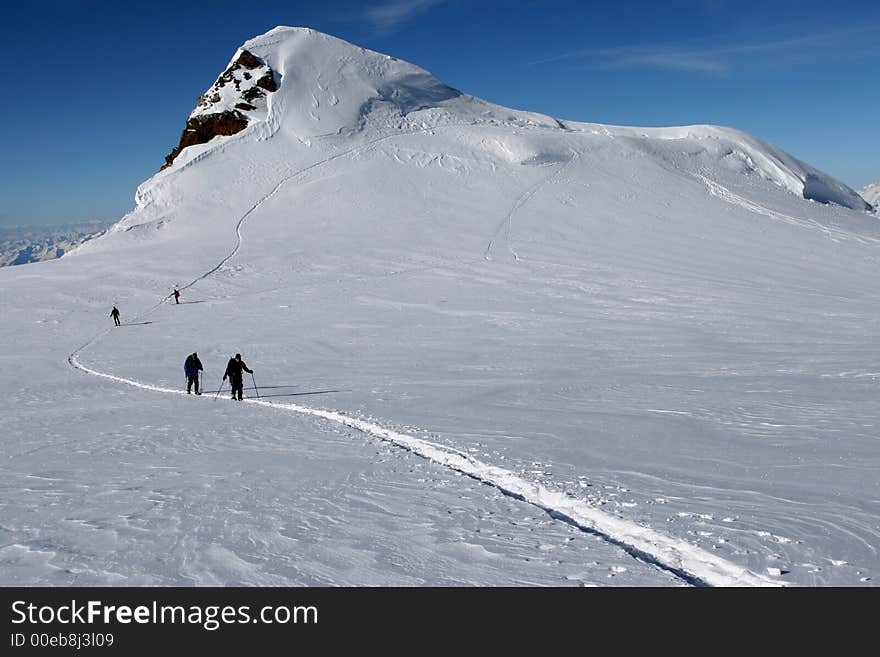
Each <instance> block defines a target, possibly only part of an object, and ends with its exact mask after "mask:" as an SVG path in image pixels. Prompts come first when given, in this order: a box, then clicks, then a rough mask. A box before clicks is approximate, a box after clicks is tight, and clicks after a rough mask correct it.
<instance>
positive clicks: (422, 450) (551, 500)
mask: <svg viewBox="0 0 880 657" xmlns="http://www.w3.org/2000/svg"><path fill="white" fill-rule="evenodd" d="M443 127H454V126H443ZM436 129H437V128H436V127H435V128H426V129H422V130H414V131H411V132H406V133H395V134H392V135H385V136H383V137H380V138H378V139H374V140H371V141H369V142H367V143H365V144H361V145H359V146H356V147H354V148H351V149H348V150H346V151H343V152H340V153H337V154H335V155H333V156H331V157H329V158H325V159H324V160H321V161H318V162H315V163H313V164H311V165H309V166H307V167H304V168H302V169H300V170H298V171H296V172H295V173H292V174H291V175H289V176H287V177H286V178H284V179H283V180H281V181H280V182H279V183H278V184H277V185H276V186H275V187H274V188H273V189H272V191H270V192H269V193H268V194H266V195H265V196H263V197H262V198H261V199H260V200H258V201H257V202H256V203H255V204H254V205H253V206H251V208H250V209H249V210H247V212H245V213H244V214H243V215H242V217H241V218H240V219H239V221H238V222H237V224H236V226H235V232H236V238H237V241H236V244H235V247H234V248H233V249H232V251H230V253H229V254H228V255H227V256H226V257H224V258H223V259H222V260H221V261H220V262H219V263H218V264H217V265H216V266H215V267H213V268H212V269H211V270H210V271H208V272H206V273H204V274H202V275H201V276H199V277H197V278H195V279H194V280H193V281H191V282H190V283H188V284H186V285H185V286H183V287H180V288H178V289H181V290H185V289H187V288H189V287H192V286H193V285H195V284H196V283H198V282H199V281H202V280H204V279H205V278H207V277H209V276H211V275H212V274H214V273H215V272H217V271H218V270H219V269H220V268H221V267H223V266H224V265H225V264H226V263H227V262H229V260H231V259H232V258H233V257H235V255H236V254H237V253H238V251H239V250H240V249H241V246H242V244H243V237H242V233H241V229H242V227H243V225H244V222H245V221H246V219H247V218H248V217H249V216H250V215H252V214H253V213H254V212H255V211H256V210H257V209H259V207H260V206H261V205H262V204H263V203H265V202H266V201H267V200H269V199H270V198H272V197H273V196H274V195H275V194H276V193H277V192H278V191H279V190H280V189H281V188H282V187H283V186H284V185H286V184H287V183H288V182H290V181H292V180H294V179H296V178H297V177H298V176H300V175H302V174H304V173H306V172H308V171H310V170H312V169H314V168H316V167H319V166H321V165H324V164H327V163H328V162H331V161H333V160H336V159H338V158H340V157H344V156H346V155H349V154H352V153H355V152H358V151H362V150H364V149H367V148H370V147H372V146H374V145H375V144H376V143H378V142H381V141H384V140H387V139H391V138H393V137H400V136H406V135H408V134H418V133H427V132H431V131H433V130H436ZM576 157H577V154H576V153H575V154H573V155H572V158H571V159H570V160H569V161H568V162H566V163H565V164H563V165H562V166H560V167H558V168H557V169H556V171H554V172H553V173H552V174H550V175H549V176H547V177H546V178H544V179H543V180H541V181H540V182H538V183H537V184H535V185H533V186H532V187H530V188H529V189H528V190H526V191H525V192H524V193H523V194H522V195H521V196H520V197H519V198H518V199H517V200H516V202H515V203H514V205H513V207H512V209H511V211H510V212H509V213H508V215H507V217H505V219H504V220H503V221H502V223H501V224H500V225H499V227H498V229H497V230H496V234H495V236H493V238H492V241H490V243H489V246H488V247H487V250H486V256H485V257H486V258H487V259H488V258H489V252H490V250H491V248H492V244H493V242H494V241H495V239H496V237H497V236H498V234H499V233H500V232H501V230H502V229H503V227H504V225H505V224H506V225H507V227H508V242H509V230H510V222H511V219H512V217H513V215H514V214H515V213H516V211H517V210H518V209H519V208H520V207H521V206H522V205H524V204H525V203H526V202H528V200H529V199H530V198H531V197H532V196H534V194H535V193H537V191H538V190H539V189H541V187H543V186H544V185H546V184H548V183H550V182H551V181H552V180H554V179H555V178H556V177H558V176H559V175H560V174H561V173H562V172H563V171H564V170H565V169H566V168H567V167H568V166H569V165H570V164H571V162H572V161H573V160H574V159H576ZM705 182H706V184H707V185H710V181H707V180H706V181H705ZM712 184H714V183H712ZM719 187H720V186H719ZM721 189H723V190H724V192H727V193H729V194H732V193H730V192H729V191H728V190H726V189H724V188H721ZM710 191H712V187H711V186H710ZM713 193H715V192H714V191H713ZM734 196H735V195H734ZM723 198H724V197H723ZM737 199H739V197H737ZM742 201H744V202H745V203H750V202H748V201H746V200H745V199H742ZM731 202H734V201H731ZM750 205H751V204H750ZM767 212H770V211H769V210H765V209H763V208H762V213H763V214H766V213H767ZM508 249H509V250H510V251H511V253H512V254H513V255H514V257H515V258H517V259H518V256H517V254H516V253H515V252H514V251H513V250H512V249H511V248H510V245H509V244H508ZM168 298H170V295H169V296H166V297H164V298H163V299H162V300H161V301H159V302H158V303H157V304H155V305H154V306H152V307H151V308H149V309H148V310H146V311H145V312H143V313H142V314H140V315H138V317H137V318H136V319H138V320H139V319H142V318H143V317H145V316H147V315H149V314H150V313H152V312H153V311H155V310H156V309H157V308H159V307H160V306H161V305H162V304H163V303H165V301H167V299H168ZM111 330H112V327H111V328H108V329H106V330H104V331H102V332H100V333H98V334H97V335H96V336H95V337H93V338H92V339H91V340H89V341H88V342H86V343H85V344H83V345H82V346H80V347H79V348H77V349H76V350H75V351H73V352H72V353H71V354H70V355H69V356H68V358H67V361H68V363H69V364H70V365H71V366H72V367H73V368H75V369H78V370H80V371H82V372H85V373H87V374H90V375H93V376H97V377H101V378H104V379H107V380H110V381H115V382H117V383H123V384H126V385H130V386H134V387H136V388H140V389H142V390H150V391H153V392H160V393H167V394H178V395H185V394H186V392H185V391H183V390H177V389H173V388H165V387H162V386H156V385H152V384H148V383H143V382H140V381H136V380H133V379H128V378H125V377H121V376H116V375H113V374H109V373H107V372H101V371H98V370H95V369H93V368H91V367H88V366H87V365H84V364H83V363H81V362H80V361H79V355H80V354H81V353H82V352H83V351H84V350H85V349H87V348H88V347H89V346H91V345H93V344H94V343H95V342H97V341H98V340H99V339H100V338H101V337H103V336H104V335H106V334H107V333H109V331H111ZM197 399H198V398H197ZM200 399H201V400H202V401H207V399H206V396H203V397H202V398H200ZM215 399H216V398H215ZM244 402H245V403H249V404H258V405H260V406H265V407H268V408H272V409H276V410H282V411H287V412H295V413H300V414H304V415H311V416H315V417H319V418H322V419H324V420H327V421H330V422H334V423H337V424H340V425H343V426H346V427H349V428H351V429H355V430H357V431H359V432H362V433H364V434H367V435H370V436H373V437H374V438H378V439H380V440H383V441H385V442H388V443H391V444H393V445H395V446H397V447H400V448H402V449H405V450H407V451H409V452H411V453H413V454H416V455H418V456H420V457H422V458H425V459H427V460H429V461H432V462H434V463H437V464H439V465H442V466H444V467H447V468H449V469H451V470H454V471H456V472H459V473H461V474H464V475H467V476H469V477H471V478H473V479H475V480H477V481H480V482H482V483H484V484H486V485H489V486H492V487H494V488H496V489H498V490H499V491H501V492H502V493H504V494H505V495H509V496H511V497H514V498H516V499H519V500H522V501H523V502H526V503H528V504H531V505H533V506H536V507H538V508H540V509H542V510H543V511H545V512H547V513H548V514H549V515H550V516H551V517H553V518H555V519H557V520H561V521H562V522H565V523H568V524H570V525H572V526H574V527H576V528H578V529H580V530H581V531H584V532H588V533H592V534H595V535H598V536H599V537H601V538H603V539H604V540H606V541H607V542H609V543H611V544H613V545H616V546H618V547H620V548H621V549H623V550H624V551H625V552H626V553H628V554H629V555H630V556H632V557H634V558H636V559H639V560H641V561H643V562H645V563H648V564H651V565H653V566H655V567H657V568H659V569H661V570H664V571H667V572H669V573H671V574H673V575H675V576H676V577H678V578H680V579H681V580H682V581H684V582H686V583H688V584H691V585H694V586H785V585H786V584H785V583H783V582H780V581H778V580H775V579H772V578H769V577H765V576H763V575H759V574H757V573H754V572H752V571H750V570H749V569H747V568H745V567H743V566H738V565H736V564H734V563H733V562H731V561H728V560H727V559H724V558H722V557H719V556H717V555H714V554H712V553H710V552H708V551H707V550H704V549H703V548H700V547H698V546H696V545H692V544H691V543H688V542H687V541H685V540H683V539H679V538H674V537H671V536H666V535H664V534H661V533H660V532H657V531H655V530H653V529H651V528H650V527H645V526H642V525H639V524H637V523H635V522H632V521H629V520H626V519H624V518H620V517H618V516H615V515H612V514H610V513H608V512H605V511H602V510H600V509H598V508H596V507H595V506H593V505H591V504H590V503H589V502H587V501H586V500H583V499H578V498H574V497H571V496H570V495H568V494H566V493H562V492H559V491H553V490H550V489H549V488H547V487H545V486H543V485H541V484H539V483H536V482H532V481H528V480H526V479H524V478H522V477H520V476H519V475H517V474H516V473H514V472H512V471H510V470H506V469H504V468H499V467H497V466H493V465H490V464H487V463H484V462H482V461H479V460H477V459H474V458H472V457H471V456H469V455H468V454H466V453H464V452H461V451H458V450H455V449H454V448H451V447H448V446H444V445H439V444H436V443H433V442H430V441H428V440H425V439H423V438H418V437H416V436H413V435H409V434H404V433H400V432H398V431H395V430H393V429H389V428H387V427H384V426H381V425H379V424H376V423H374V422H369V421H366V420H362V419H358V418H354V417H351V416H348V415H346V414H345V413H343V412H340V411H327V410H321V409H315V408H310V407H307V406H301V405H299V404H290V403H275V402H268V401H265V400H262V399H245V400H244Z"/></svg>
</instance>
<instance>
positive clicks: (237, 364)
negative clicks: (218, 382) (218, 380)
mask: <svg viewBox="0 0 880 657" xmlns="http://www.w3.org/2000/svg"><path fill="white" fill-rule="evenodd" d="M242 370H244V371H245V372H248V373H249V374H253V373H254V371H253V370H252V369H249V368H248V366H247V365H246V364H245V362H244V361H243V360H242V359H241V354H235V357H234V358H230V359H229V363H228V364H227V365H226V373H225V374H224V375H223V380H224V381H225V380H226V377H229V385H231V386H232V398H233V399H238V401H241V399H242V396H243V394H244V382H243V381H242V378H241V377H242V374H241V372H242ZM236 392H237V393H238V397H236V396H235V393H236Z"/></svg>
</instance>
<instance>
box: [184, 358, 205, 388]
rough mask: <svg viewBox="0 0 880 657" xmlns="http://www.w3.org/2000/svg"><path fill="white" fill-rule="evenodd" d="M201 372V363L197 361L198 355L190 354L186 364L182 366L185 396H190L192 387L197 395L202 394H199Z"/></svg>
mask: <svg viewBox="0 0 880 657" xmlns="http://www.w3.org/2000/svg"><path fill="white" fill-rule="evenodd" d="M202 370H203V368H202V361H200V360H199V355H198V354H197V353H196V352H192V353H191V354H190V355H189V356H187V357H186V362H184V364H183V371H184V372H185V373H186V394H188V395H189V394H190V390H191V389H192V387H193V386H195V388H196V394H197V395H201V394H202V393H201V392H199V372H201V371H202Z"/></svg>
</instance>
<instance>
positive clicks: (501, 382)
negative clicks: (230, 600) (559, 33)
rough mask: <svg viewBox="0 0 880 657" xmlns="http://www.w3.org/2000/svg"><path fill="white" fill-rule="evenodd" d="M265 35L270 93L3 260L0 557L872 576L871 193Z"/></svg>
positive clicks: (125, 574)
mask: <svg viewBox="0 0 880 657" xmlns="http://www.w3.org/2000/svg"><path fill="white" fill-rule="evenodd" d="M243 48H244V49H246V50H248V51H249V52H252V53H253V54H254V55H255V56H257V57H258V58H260V59H261V60H262V61H265V62H266V63H267V65H268V66H269V67H271V69H272V70H273V71H275V72H277V73H278V74H279V77H280V80H281V82H280V85H281V86H280V88H279V89H278V91H276V92H274V93H272V94H270V95H268V96H267V98H266V106H265V108H264V109H262V108H261V112H260V113H259V114H254V115H252V116H251V122H250V123H249V125H248V127H247V128H245V129H244V130H243V131H241V132H239V133H237V134H235V135H233V136H230V137H219V138H215V139H214V140H212V141H211V142H209V143H207V144H201V145H197V146H190V147H189V148H185V149H184V150H183V151H182V152H181V153H180V155H179V156H178V157H177V159H175V161H174V163H173V164H172V165H171V166H170V167H168V168H167V169H165V170H163V171H161V172H160V173H158V174H157V175H155V176H154V177H153V178H151V179H150V180H149V181H147V182H145V183H144V184H143V185H141V187H140V188H139V190H138V192H137V204H138V205H137V208H136V209H135V211H133V212H132V213H131V214H129V215H128V216H126V217H125V218H124V219H123V220H122V221H121V222H119V224H117V225H116V226H115V228H114V229H113V230H111V231H110V232H109V233H108V234H107V235H105V236H103V237H101V238H99V239H97V240H92V241H90V242H88V243H86V244H85V245H83V246H82V247H81V248H79V249H78V250H77V251H75V252H73V253H71V254H69V255H68V256H65V257H64V258H62V259H61V260H58V261H53V262H49V263H44V264H40V265H34V266H30V267H27V268H13V269H9V270H3V271H0V289H2V290H3V295H4V299H3V303H4V308H9V309H10V312H8V313H6V315H7V317H11V318H12V319H11V320H8V321H4V323H3V324H2V325H0V337H2V338H3V339H5V340H6V343H7V344H14V345H16V349H15V353H9V354H5V355H3V356H2V357H3V358H4V359H6V360H7V361H8V362H7V363H6V364H7V366H8V367H10V368H11V367H13V366H14V365H15V364H16V363H19V362H20V361H21V360H22V356H24V358H25V359H26V362H27V363H28V376H27V378H26V379H25V380H23V381H13V380H11V379H10V378H8V377H7V378H6V379H4V382H3V384H2V385H3V386H4V390H3V392H4V393H5V394H4V395H3V398H4V400H5V403H6V404H7V405H8V407H7V408H6V409H5V412H6V417H7V418H11V419H12V422H11V429H9V430H8V431H7V432H6V434H5V436H4V439H3V441H4V442H3V445H4V452H5V455H6V456H7V458H6V459H4V460H3V461H2V465H0V468H2V469H3V470H2V476H3V481H4V482H6V483H5V485H4V488H3V493H2V498H0V501H2V503H3V505H4V509H5V510H6V513H5V514H4V518H3V521H2V526H0V541H2V542H0V581H2V583H5V584H15V583H26V584H72V583H76V584H188V583H189V584H197V585H210V584H221V585H230V584H247V585H275V584H349V585H360V584H405V585H421V584H490V585H495V584H529V585H534V584H548V585H584V584H589V585H592V584H599V585H604V584H623V585H634V584H635V585H660V586H668V585H687V584H695V585H701V584H706V585H774V584H800V585H871V584H873V582H875V581H876V578H877V576H878V570H880V559H878V555H877V548H876V546H877V544H878V533H880V532H878V526H880V524H878V521H880V494H878V481H880V479H878V477H877V474H878V472H877V471H878V457H880V444H878V441H877V431H876V427H877V425H878V421H880V402H878V401H877V395H876V390H875V386H876V382H875V377H877V376H880V370H878V368H877V367H874V366H872V365H871V362H872V360H871V359H872V357H873V353H874V345H875V344H876V342H877V336H878V332H880V311H878V308H880V304H878V303H877V301H878V299H877V290H878V289H880V286H878V285H877V282H878V277H880V273H878V267H877V262H878V255H880V252H878V244H880V243H878V238H880V225H878V222H877V219H876V217H875V216H874V215H871V214H868V213H866V212H864V211H863V210H864V208H865V204H864V202H863V201H861V199H860V198H859V197H858V195H856V194H855V192H853V191H852V190H849V189H848V188H846V187H845V186H843V185H842V184H841V183H839V182H837V181H834V180H833V179H831V178H830V177H828V176H826V175H824V174H821V173H820V172H818V171H816V170H815V169H813V168H811V167H809V166H808V165H806V164H803V163H801V162H799V161H797V160H796V159H794V158H792V157H791V156H789V155H787V154H785V153H783V152H782V151H780V150H778V149H775V148H773V147H771V146H769V145H767V144H765V143H763V142H761V141H759V140H757V139H755V138H753V137H750V136H748V135H744V134H743V133H740V132H738V131H735V130H731V129H726V128H718V127H711V126H693V127H688V128H664V129H641V128H624V127H612V126H602V125H596V124H586V123H574V122H570V121H561V120H557V119H553V118H550V117H546V116H541V115H538V114H532V113H528V112H521V111H516V110H510V109H506V108H502V107H498V106H495V105H492V104H490V103H486V102H485V101H481V100H479V99H477V98H473V97H471V96H468V95H467V94H463V93H461V92H458V91H456V90H453V89H451V88H449V87H447V86H446V85H444V84H443V83H441V82H440V81H438V80H437V79H436V78H434V77H433V76H431V75H430V74H429V73H427V72H426V71H424V70H422V69H420V68H418V67H416V66H413V65H411V64H407V63H405V62H401V61H399V60H396V59H394V58H391V57H387V56H385V55H381V54H378V53H373V52H370V51H366V50H363V49H360V48H357V47H355V46H352V45H351V44H347V43H345V42H342V41H340V40H338V39H334V38H333V37H329V36H327V35H323V34H320V33H317V32H314V31H311V30H307V29H300V28H276V29H274V30H272V31H270V32H268V33H267V34H265V35H262V36H261V37H257V38H256V39H253V40H251V41H249V42H247V43H246V44H244V46H243ZM237 54H238V53H237ZM805 197H806V198H805ZM810 198H811V199H814V200H815V201H830V202H829V203H824V202H823V203H819V202H814V201H811V200H807V199H810ZM172 286H179V288H180V289H181V290H182V291H183V296H182V303H181V304H180V305H175V304H172V303H170V302H169V301H168V299H167V294H168V292H170V290H171V287H172ZM113 304H116V305H118V306H119V308H120V310H121V311H122V316H123V317H122V318H123V322H124V324H125V325H124V326H122V327H120V328H118V329H117V328H113V327H112V326H110V320H109V317H107V313H109V310H110V307H111V306H112V305H113ZM193 350H197V351H198V352H199V354H200V357H201V359H202V362H203V363H205V366H206V372H205V375H206V379H207V381H208V384H207V385H208V386H209V387H213V389H214V391H216V390H217V387H216V386H217V385H218V384H219V383H220V378H221V374H222V370H223V367H224V366H225V362H226V359H227V358H228V357H229V356H230V355H231V354H232V353H235V352H236V351H240V352H241V353H242V354H243V356H244V359H245V360H246V361H247V362H248V364H249V365H250V366H251V367H253V368H254V369H255V375H254V379H253V380H251V381H250V385H249V389H248V390H247V393H248V395H249V396H250V397H251V398H252V401H251V402H250V403H246V404H233V403H232V402H230V401H228V400H226V399H225V395H223V396H221V398H220V399H217V400H214V399H213V397H212V396H207V395H205V396H202V397H200V398H193V397H189V398H187V397H184V396H182V394H181V388H182V386H181V384H182V383H183V382H182V378H183V377H182V371H181V368H182V362H183V359H184V358H185V356H186V355H187V354H188V353H190V352H191V351H193ZM254 384H256V385H258V386H260V389H259V393H261V395H260V399H255V398H254V397H256V395H257V390H255V389H254Z"/></svg>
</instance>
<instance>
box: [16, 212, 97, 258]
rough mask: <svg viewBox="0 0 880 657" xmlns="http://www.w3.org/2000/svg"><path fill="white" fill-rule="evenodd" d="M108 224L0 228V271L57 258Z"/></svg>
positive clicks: (95, 234) (89, 223)
mask: <svg viewBox="0 0 880 657" xmlns="http://www.w3.org/2000/svg"><path fill="white" fill-rule="evenodd" d="M110 223H112V222H108V221H87V222H83V223H78V224H64V225H58V226H10V227H0V267H9V266H12V265H25V264H28V263H30V262H41V261H43V260H53V259H55V258H60V257H61V256H62V255H64V254H65V253H67V252H68V251H70V250H72V249H74V248H76V247H77V246H79V245H80V244H82V243H83V242H85V241H87V240H89V239H91V238H93V237H96V236H98V235H100V234H101V233H103V232H104V230H106V228H107V227H108V226H109V225H110Z"/></svg>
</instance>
